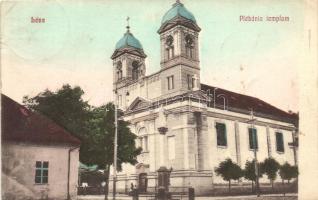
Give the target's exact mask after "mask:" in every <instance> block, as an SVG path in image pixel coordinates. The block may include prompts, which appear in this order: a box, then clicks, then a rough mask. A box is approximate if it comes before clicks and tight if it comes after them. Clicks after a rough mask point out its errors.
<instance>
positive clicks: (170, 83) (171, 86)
mask: <svg viewBox="0 0 318 200" xmlns="http://www.w3.org/2000/svg"><path fill="white" fill-rule="evenodd" d="M167 81H168V90H172V89H174V80H173V76H168V77H167Z"/></svg>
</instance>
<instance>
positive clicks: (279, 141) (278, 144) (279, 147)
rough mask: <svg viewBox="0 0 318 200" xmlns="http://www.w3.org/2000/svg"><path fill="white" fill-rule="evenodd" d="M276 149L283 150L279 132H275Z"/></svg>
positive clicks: (281, 137)
mask: <svg viewBox="0 0 318 200" xmlns="http://www.w3.org/2000/svg"><path fill="white" fill-rule="evenodd" d="M276 151H279V152H284V151H285V148H284V138H283V134H282V133H280V132H276Z"/></svg>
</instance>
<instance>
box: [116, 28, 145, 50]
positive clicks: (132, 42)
mask: <svg viewBox="0 0 318 200" xmlns="http://www.w3.org/2000/svg"><path fill="white" fill-rule="evenodd" d="M125 47H134V48H137V49H142V46H141V44H140V42H139V40H137V39H136V38H135V37H134V36H133V34H131V33H130V32H129V31H127V32H126V33H125V34H124V36H123V37H122V38H121V39H120V40H119V41H118V42H117V43H116V47H115V48H116V49H121V48H125Z"/></svg>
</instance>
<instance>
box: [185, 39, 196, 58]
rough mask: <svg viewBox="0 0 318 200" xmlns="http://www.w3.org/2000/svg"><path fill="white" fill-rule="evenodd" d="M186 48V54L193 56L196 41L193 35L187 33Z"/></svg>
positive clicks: (189, 56)
mask: <svg viewBox="0 0 318 200" xmlns="http://www.w3.org/2000/svg"><path fill="white" fill-rule="evenodd" d="M185 48H186V55H187V57H188V58H193V57H194V55H193V51H194V50H193V49H194V42H193V38H192V36H191V35H187V36H186V37H185Z"/></svg>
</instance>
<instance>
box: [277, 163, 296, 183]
mask: <svg viewBox="0 0 318 200" xmlns="http://www.w3.org/2000/svg"><path fill="white" fill-rule="evenodd" d="M279 175H280V177H281V178H282V181H283V183H284V180H287V181H288V183H289V181H290V180H291V179H292V178H297V176H298V168H297V166H291V165H290V164H289V163H288V162H285V163H284V164H283V165H282V166H280V168H279Z"/></svg>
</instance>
